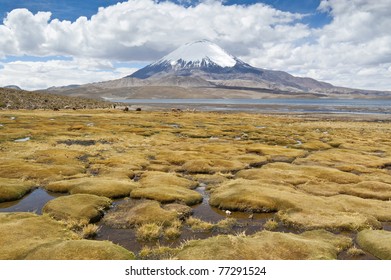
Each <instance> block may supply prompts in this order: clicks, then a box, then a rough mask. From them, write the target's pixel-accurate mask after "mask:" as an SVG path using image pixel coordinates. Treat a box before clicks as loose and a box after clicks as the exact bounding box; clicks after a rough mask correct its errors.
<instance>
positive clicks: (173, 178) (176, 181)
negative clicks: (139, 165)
mask: <svg viewBox="0 0 391 280" xmlns="http://www.w3.org/2000/svg"><path fill="white" fill-rule="evenodd" d="M140 185H141V187H143V188H155V187H166V186H173V187H181V188H187V189H193V188H195V187H196V186H197V183H196V182H193V181H191V180H188V179H186V178H183V177H179V176H178V175H176V174H173V173H165V172H159V171H147V172H144V173H143V174H142V175H141V178H140Z"/></svg>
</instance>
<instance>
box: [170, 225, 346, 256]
mask: <svg viewBox="0 0 391 280" xmlns="http://www.w3.org/2000/svg"><path fill="white" fill-rule="evenodd" d="M350 246H351V239H350V238H347V237H342V236H337V235H333V234H331V233H329V232H326V231H322V230H321V231H309V232H305V233H303V234H300V235H295V234H291V233H279V232H270V231H262V232H259V233H256V234H254V235H250V236H233V235H219V236H216V237H211V238H208V239H204V240H193V241H189V242H187V243H186V244H185V245H184V246H183V248H181V249H179V252H178V253H176V254H175V257H176V258H178V259H184V260H194V259H198V260H219V259H224V260H238V259H239V260H255V259H263V260H275V259H278V260H281V259H282V260H298V259H300V260H309V259H336V258H337V254H338V253H339V252H341V251H342V250H344V249H347V248H348V247H350Z"/></svg>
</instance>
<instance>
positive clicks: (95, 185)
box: [46, 177, 137, 198]
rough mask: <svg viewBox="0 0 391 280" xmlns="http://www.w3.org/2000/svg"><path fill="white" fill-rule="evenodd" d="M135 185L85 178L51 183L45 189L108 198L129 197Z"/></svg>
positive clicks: (121, 181)
mask: <svg viewBox="0 0 391 280" xmlns="http://www.w3.org/2000/svg"><path fill="white" fill-rule="evenodd" d="M136 186H137V185H136V184H135V183H133V182H131V181H126V180H115V179H112V178H101V177H86V178H78V179H71V180H62V181H57V182H51V183H49V184H48V185H47V186H46V189H47V190H49V191H52V192H69V193H71V194H78V193H81V194H94V195H98V196H105V197H110V198H117V197H125V196H129V195H130V192H131V191H132V190H133V189H134V188H135V187H136Z"/></svg>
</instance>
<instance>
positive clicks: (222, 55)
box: [129, 40, 261, 79]
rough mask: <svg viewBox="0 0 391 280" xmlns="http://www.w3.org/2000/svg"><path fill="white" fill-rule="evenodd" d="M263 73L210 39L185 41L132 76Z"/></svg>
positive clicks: (201, 75)
mask: <svg viewBox="0 0 391 280" xmlns="http://www.w3.org/2000/svg"><path fill="white" fill-rule="evenodd" d="M248 72H251V73H256V74H260V73H261V72H260V71H259V70H258V69H256V68H254V67H251V66H250V65H248V64H246V63H244V62H243V61H241V60H240V59H238V58H237V57H235V56H233V55H231V54H229V53H228V52H226V51H225V50H224V49H222V48H221V47H219V46H218V45H216V44H214V43H212V42H210V41H207V40H201V41H195V42H191V43H188V44H185V45H183V46H181V47H179V48H178V49H176V50H174V51H173V52H171V53H169V54H168V55H166V56H164V57H163V58H161V59H159V60H158V61H156V62H154V63H152V64H150V65H147V66H146V67H144V68H142V69H140V70H138V71H136V72H135V73H133V74H132V75H130V76H129V77H131V78H139V79H147V78H151V77H153V78H161V77H163V76H167V75H175V76H182V77H186V76H198V77H204V76H205V74H208V73H209V74H232V73H236V74H237V73H248Z"/></svg>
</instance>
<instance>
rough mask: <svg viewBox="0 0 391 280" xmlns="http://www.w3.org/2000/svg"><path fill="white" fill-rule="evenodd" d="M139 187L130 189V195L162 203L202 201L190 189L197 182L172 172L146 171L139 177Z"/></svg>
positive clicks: (195, 202) (200, 197)
mask: <svg viewBox="0 0 391 280" xmlns="http://www.w3.org/2000/svg"><path fill="white" fill-rule="evenodd" d="M139 183H140V187H139V188H136V189H134V190H132V193H131V197H133V198H147V199H153V200H157V201H160V202H163V203H171V202H183V203H186V204H187V205H194V204H197V203H199V202H201V201H202V196H201V195H200V194H199V193H198V192H196V191H193V190H191V189H192V188H195V187H196V186H197V182H194V181H191V180H188V179H186V178H182V177H179V176H177V175H175V174H172V173H164V172H159V171H147V172H144V173H143V174H142V175H141V177H140V181H139Z"/></svg>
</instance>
